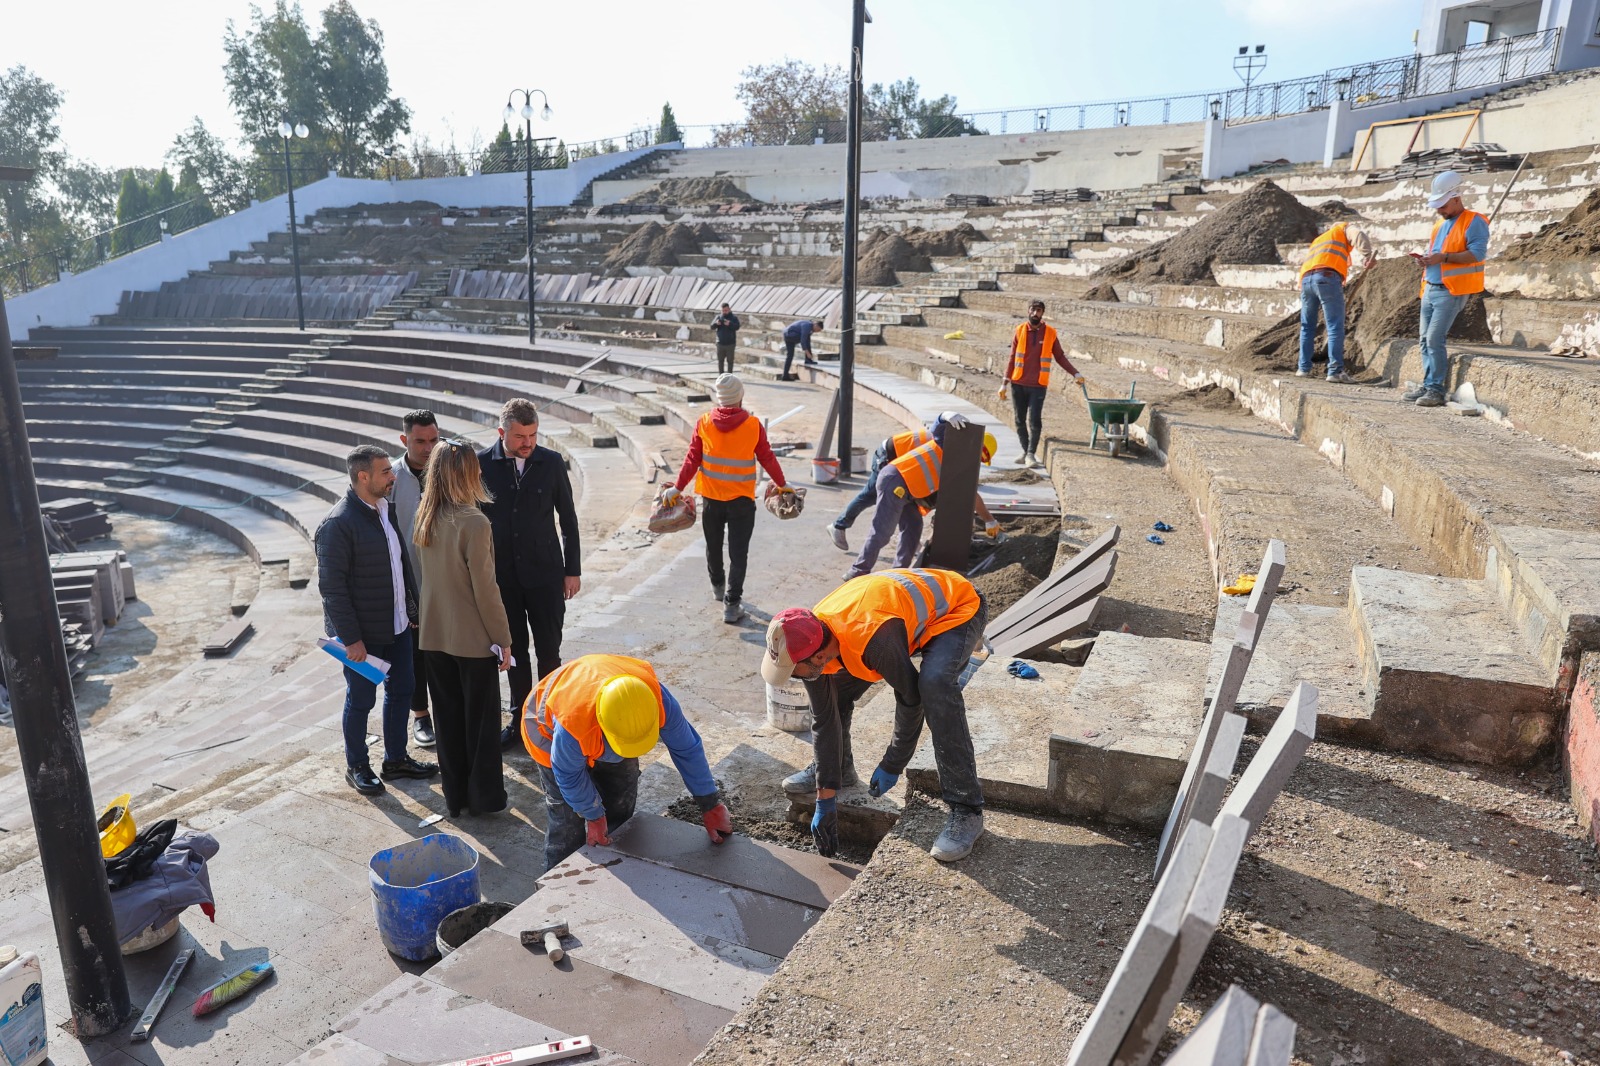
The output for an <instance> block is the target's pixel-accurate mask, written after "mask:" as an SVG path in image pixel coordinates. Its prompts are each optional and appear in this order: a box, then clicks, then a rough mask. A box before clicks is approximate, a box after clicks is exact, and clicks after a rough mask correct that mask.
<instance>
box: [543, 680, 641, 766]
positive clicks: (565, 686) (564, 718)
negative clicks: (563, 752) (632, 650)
mask: <svg viewBox="0 0 1600 1066" xmlns="http://www.w3.org/2000/svg"><path fill="white" fill-rule="evenodd" d="M618 674H631V675H633V676H634V677H637V678H638V679H639V680H641V681H643V682H644V683H645V684H647V685H649V686H650V691H651V692H653V693H655V697H656V703H657V705H659V706H660V708H661V721H660V723H659V724H660V726H662V727H665V726H666V724H667V705H666V702H665V701H664V700H662V698H661V682H660V681H657V680H656V672H655V669H654V668H653V667H651V665H650V664H649V663H647V662H645V661H644V660H643V659H630V658H628V657H627V656H626V655H585V656H583V657H581V658H578V659H574V660H572V661H571V662H569V663H566V664H565V665H563V666H560V667H558V668H556V669H555V670H552V671H551V672H550V673H548V674H546V675H545V676H544V677H543V678H541V679H540V681H539V684H538V686H537V687H535V688H534V690H533V691H532V692H530V693H529V694H528V700H527V702H526V703H524V704H523V705H522V744H523V746H524V747H526V748H527V749H528V754H529V755H532V756H533V758H534V761H535V762H537V763H539V765H541V766H549V765H550V742H551V741H552V740H553V739H554V738H555V735H556V725H555V724H556V723H557V722H560V723H561V728H562V729H565V730H566V731H567V732H568V733H571V734H572V735H573V736H574V737H576V738H577V740H578V746H579V747H580V748H582V749H583V754H584V757H585V758H587V759H588V760H589V765H590V766H593V765H594V764H595V763H596V762H597V761H598V760H599V758H600V756H602V755H604V754H605V753H606V737H605V734H604V733H603V732H601V730H600V719H599V718H598V717H597V716H596V715H595V709H594V704H595V699H596V698H597V697H598V696H599V694H600V686H601V685H604V684H605V683H606V682H607V681H610V680H611V679H612V678H613V677H616V676H617V675H618Z"/></svg>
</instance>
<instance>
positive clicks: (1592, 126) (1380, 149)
mask: <svg viewBox="0 0 1600 1066" xmlns="http://www.w3.org/2000/svg"><path fill="white" fill-rule="evenodd" d="M1368 110H1369V109H1365V108H1364V109H1362V111H1361V115H1362V117H1363V119H1365V118H1366V117H1367V111H1368ZM1415 129H1416V127H1415V126H1411V125H1401V126H1390V127H1386V128H1384V129H1378V130H1374V131H1373V135H1372V142H1371V144H1370V145H1369V147H1368V149H1367V154H1366V157H1365V158H1364V159H1363V160H1362V164H1361V165H1362V166H1363V167H1391V166H1394V165H1395V164H1397V163H1399V162H1400V159H1401V157H1402V156H1403V155H1404V154H1405V152H1406V147H1407V145H1409V144H1410V143H1411V136H1412V133H1413V131H1414V130H1415ZM1463 137H1466V138H1467V140H1469V141H1492V142H1494V143H1495V144H1499V145H1502V146H1503V147H1504V148H1505V149H1506V151H1508V152H1543V151H1549V150H1552V149H1557V148H1571V147H1573V146H1574V145H1584V144H1596V143H1600V89H1597V83H1596V82H1595V81H1594V80H1593V79H1583V80H1580V81H1575V82H1573V83H1571V84H1569V85H1557V86H1553V87H1551V88H1549V89H1543V90H1541V91H1539V92H1536V93H1530V94H1529V95H1527V96H1519V97H1517V98H1516V99H1513V100H1507V101H1506V102H1504V103H1503V104H1499V105H1494V104H1491V105H1490V106H1489V107H1488V108H1487V109H1486V110H1485V111H1484V112H1483V114H1482V115H1480V116H1479V117H1478V123H1477V126H1476V127H1475V128H1473V127H1472V119H1470V118H1452V119H1440V120H1438V121H1436V122H1426V123H1423V126H1422V131H1421V133H1419V134H1418V135H1417V142H1416V149H1415V150H1417V151H1421V150H1423V149H1427V148H1455V147H1457V146H1459V145H1460V144H1461V140H1462V138H1463Z"/></svg>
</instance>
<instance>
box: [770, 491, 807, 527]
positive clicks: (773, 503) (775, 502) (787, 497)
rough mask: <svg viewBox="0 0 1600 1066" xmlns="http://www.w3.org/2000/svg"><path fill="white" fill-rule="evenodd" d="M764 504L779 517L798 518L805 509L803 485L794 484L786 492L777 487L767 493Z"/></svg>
mask: <svg viewBox="0 0 1600 1066" xmlns="http://www.w3.org/2000/svg"><path fill="white" fill-rule="evenodd" d="M766 505H767V510H769V511H771V512H772V513H773V514H775V515H777V516H778V517H779V518H784V519H788V518H799V517H800V512H801V511H803V510H805V509H806V490H805V488H804V486H794V487H793V488H791V489H790V490H789V491H788V492H785V491H784V490H782V489H778V490H776V491H774V492H771V493H768V494H767V499H766Z"/></svg>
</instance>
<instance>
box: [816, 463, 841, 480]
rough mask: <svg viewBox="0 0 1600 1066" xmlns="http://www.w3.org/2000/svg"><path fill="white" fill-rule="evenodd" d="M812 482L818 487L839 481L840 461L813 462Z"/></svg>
mask: <svg viewBox="0 0 1600 1066" xmlns="http://www.w3.org/2000/svg"><path fill="white" fill-rule="evenodd" d="M811 480H812V481H815V482H816V483H817V484H818V485H831V484H833V483H834V482H835V481H838V480H839V460H837V459H813V460H811Z"/></svg>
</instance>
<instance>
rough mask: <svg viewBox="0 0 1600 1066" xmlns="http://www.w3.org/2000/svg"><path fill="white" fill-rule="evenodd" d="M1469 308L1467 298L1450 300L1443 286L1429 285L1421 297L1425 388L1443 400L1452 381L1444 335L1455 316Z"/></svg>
mask: <svg viewBox="0 0 1600 1066" xmlns="http://www.w3.org/2000/svg"><path fill="white" fill-rule="evenodd" d="M1466 305H1467V298H1466V297H1465V296H1451V295H1450V290H1448V289H1446V288H1445V287H1444V286H1443V285H1429V286H1428V290H1427V292H1426V294H1424V295H1423V297H1422V329H1421V336H1422V387H1423V388H1425V389H1427V390H1428V391H1429V392H1436V393H1438V394H1439V395H1440V396H1443V395H1444V393H1445V386H1446V383H1447V382H1448V381H1449V380H1450V353H1449V352H1447V351H1445V349H1444V338H1445V334H1447V333H1449V332H1450V327H1451V326H1452V325H1454V324H1455V320H1456V316H1457V315H1459V314H1460V313H1461V309H1462V308H1463V307H1465V306H1466Z"/></svg>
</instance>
